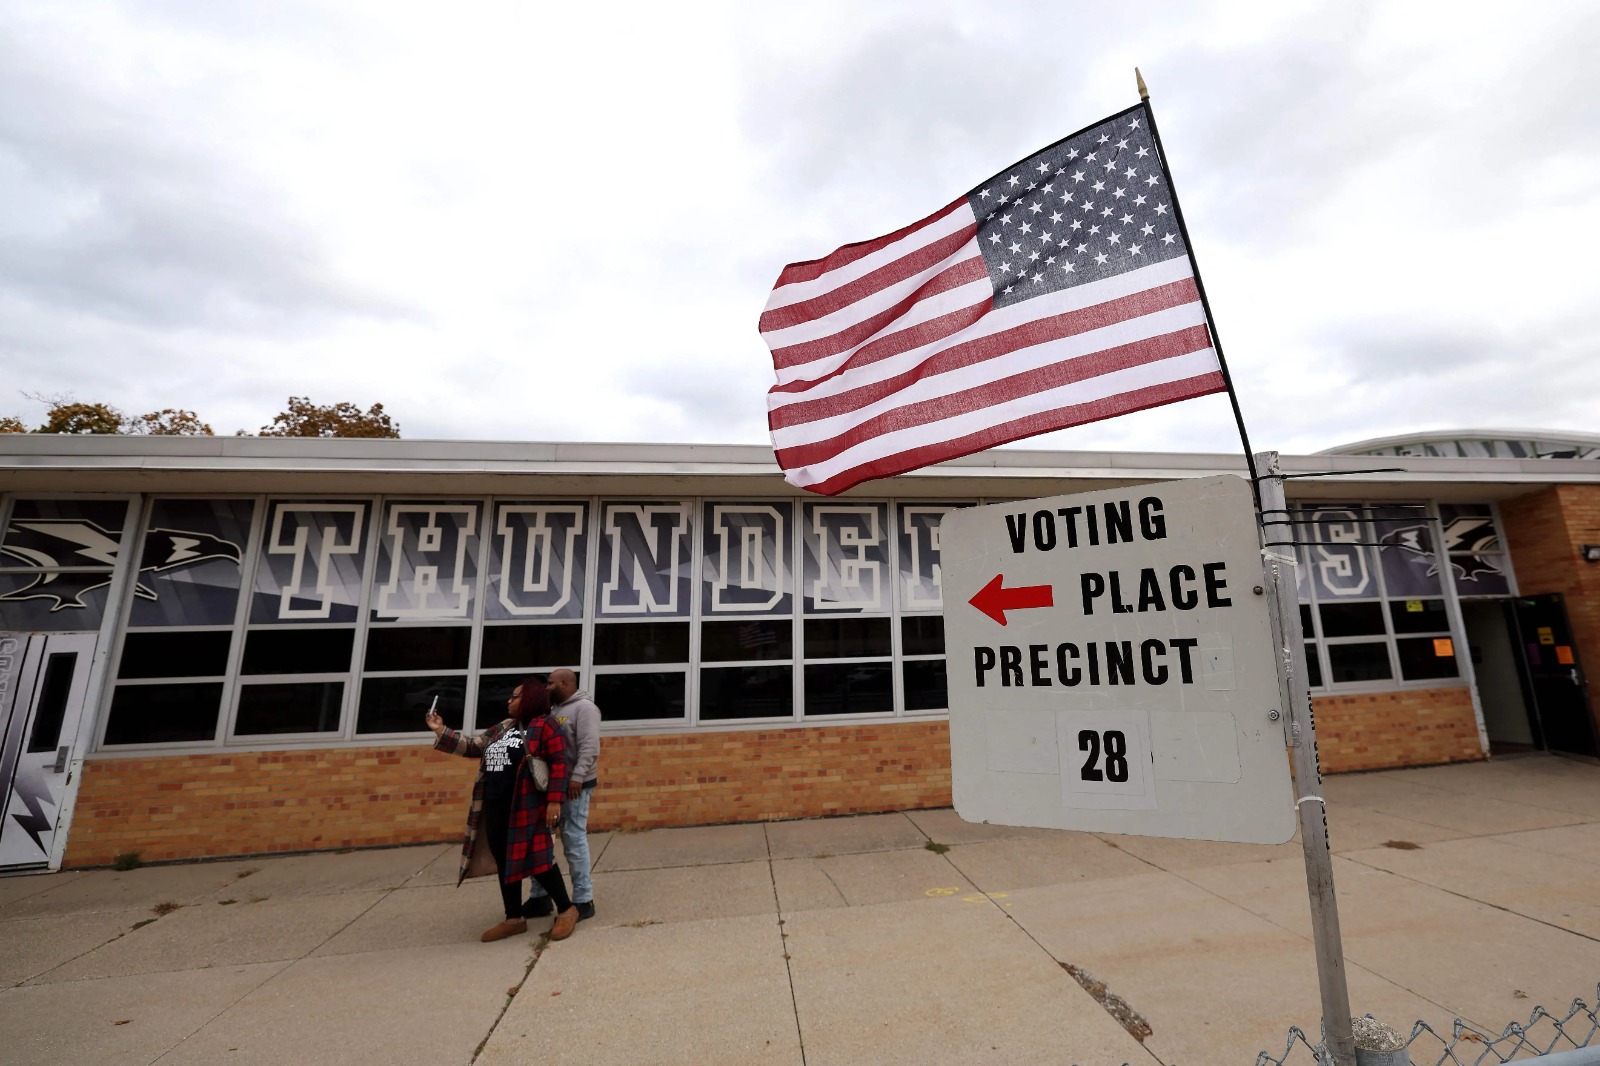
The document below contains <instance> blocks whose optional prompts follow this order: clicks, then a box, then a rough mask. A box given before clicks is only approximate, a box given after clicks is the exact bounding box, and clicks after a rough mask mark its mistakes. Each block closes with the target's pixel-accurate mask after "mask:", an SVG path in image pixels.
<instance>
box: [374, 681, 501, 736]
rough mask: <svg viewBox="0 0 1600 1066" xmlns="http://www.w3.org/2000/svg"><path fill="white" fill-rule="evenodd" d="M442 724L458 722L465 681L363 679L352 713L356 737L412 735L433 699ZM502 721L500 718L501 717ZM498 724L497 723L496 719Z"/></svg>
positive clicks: (421, 725) (418, 729) (422, 725)
mask: <svg viewBox="0 0 1600 1066" xmlns="http://www.w3.org/2000/svg"><path fill="white" fill-rule="evenodd" d="M435 696H437V697H439V714H440V716H441V717H442V718H444V720H445V721H446V722H452V723H454V722H460V721H461V712H462V709H463V708H464V707H465V706H466V702H467V679H466V678H465V677H459V676H457V677H364V678H362V679H361V703H360V706H359V707H358V708H357V710H356V732H357V733H416V732H421V731H422V730H425V729H427V728H428V726H427V724H426V723H425V722H424V721H423V718H424V717H426V715H427V713H428V708H429V707H430V706H432V705H433V698H434V697H435ZM502 717H504V716H503V715H502ZM496 721H499V719H496Z"/></svg>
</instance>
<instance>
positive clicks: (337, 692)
mask: <svg viewBox="0 0 1600 1066" xmlns="http://www.w3.org/2000/svg"><path fill="white" fill-rule="evenodd" d="M343 703H344V682H343V681H293V682H289V683H286V684H285V683H278V684H267V685H240V686H239V714H238V716H237V717H236V718H235V719H234V723H233V733H234V736H240V737H246V736H265V735H268V734H271V733H332V732H333V731H335V730H337V729H338V728H339V711H340V708H341V707H342V706H343Z"/></svg>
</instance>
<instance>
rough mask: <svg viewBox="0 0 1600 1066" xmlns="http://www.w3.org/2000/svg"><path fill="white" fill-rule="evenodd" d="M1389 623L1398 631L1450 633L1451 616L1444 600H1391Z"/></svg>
mask: <svg viewBox="0 0 1600 1066" xmlns="http://www.w3.org/2000/svg"><path fill="white" fill-rule="evenodd" d="M1389 623H1390V624H1391V625H1392V626H1393V627H1394V631H1395V632H1396V633H1448V632H1449V631H1450V616H1449V615H1448V614H1446V613H1445V609H1444V601H1443V600H1390V601H1389Z"/></svg>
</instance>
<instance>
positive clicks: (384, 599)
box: [372, 500, 482, 621]
mask: <svg viewBox="0 0 1600 1066" xmlns="http://www.w3.org/2000/svg"><path fill="white" fill-rule="evenodd" d="M481 506H482V505H481V504H479V503H478V502H477V501H475V500H465V501H459V502H456V503H440V502H409V501H399V500H391V501H389V502H388V503H385V504H384V507H383V525H382V526H381V527H380V528H379V530H378V572H377V574H376V575H375V576H374V577H373V580H372V617H373V619H375V620H378V621H398V620H401V619H435V618H471V617H472V614H473V610H472V607H473V604H472V593H473V589H474V588H475V587H476V586H477V583H478V510H479V508H480V507H481Z"/></svg>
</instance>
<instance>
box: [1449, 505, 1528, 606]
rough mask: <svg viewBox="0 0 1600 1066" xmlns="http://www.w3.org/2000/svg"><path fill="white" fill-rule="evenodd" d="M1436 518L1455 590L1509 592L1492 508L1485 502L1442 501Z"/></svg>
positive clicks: (1465, 593)
mask: <svg viewBox="0 0 1600 1066" xmlns="http://www.w3.org/2000/svg"><path fill="white" fill-rule="evenodd" d="M1439 522H1440V524H1441V525H1442V526H1443V528H1444V546H1445V550H1446V551H1447V552H1448V553H1449V556H1450V569H1451V572H1452V573H1453V574H1454V575H1455V579H1456V591H1457V592H1458V593H1459V594H1460V595H1462V596H1505V595H1509V594H1510V592H1511V582H1510V578H1509V577H1508V576H1507V575H1508V571H1509V567H1508V566H1507V563H1506V558H1505V555H1504V544H1503V543H1502V541H1501V540H1500V532H1499V530H1498V529H1497V528H1496V526H1495V521H1494V509H1493V508H1492V507H1490V506H1489V505H1488V504H1486V503H1443V504H1440V505H1439Z"/></svg>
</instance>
